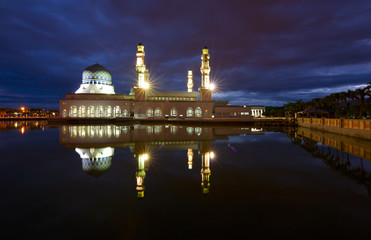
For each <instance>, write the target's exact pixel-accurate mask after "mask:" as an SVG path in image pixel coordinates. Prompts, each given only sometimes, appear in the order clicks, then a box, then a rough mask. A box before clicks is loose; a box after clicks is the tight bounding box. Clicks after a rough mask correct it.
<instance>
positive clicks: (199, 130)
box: [195, 127, 202, 136]
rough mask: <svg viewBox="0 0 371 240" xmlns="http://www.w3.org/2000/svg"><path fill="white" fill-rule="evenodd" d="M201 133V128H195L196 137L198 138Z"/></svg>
mask: <svg viewBox="0 0 371 240" xmlns="http://www.w3.org/2000/svg"><path fill="white" fill-rule="evenodd" d="M201 132H202V128H200V127H196V128H195V133H196V134H197V136H200V135H201Z"/></svg>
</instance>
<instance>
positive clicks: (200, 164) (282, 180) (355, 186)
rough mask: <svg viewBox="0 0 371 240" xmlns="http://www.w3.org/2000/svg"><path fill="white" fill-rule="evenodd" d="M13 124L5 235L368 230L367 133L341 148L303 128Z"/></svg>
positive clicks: (4, 144) (346, 235)
mask: <svg viewBox="0 0 371 240" xmlns="http://www.w3.org/2000/svg"><path fill="white" fill-rule="evenodd" d="M15 124H16V122H13V123H10V124H4V123H2V131H1V132H0V139H1V140H0V150H1V161H0V164H1V167H0V171H1V175H0V176H1V181H0V184H1V193H2V194H1V202H0V203H1V206H2V210H1V228H2V231H1V232H2V234H3V236H7V238H6V239H16V238H17V239H19V238H26V237H27V238H41V239H47V238H48V239H85V238H92V239H147V238H155V237H161V238H174V239H186V238H187V239H189V238H192V239H195V238H196V239H201V238H202V239H211V238H214V239H215V238H217V239H231V238H233V237H243V238H252V239H265V238H277V237H285V238H295V239H313V238H320V239H322V238H331V239H333V238H338V239H350V238H357V239H369V236H370V230H371V191H370V182H371V180H370V179H371V177H370V176H371V175H370V173H371V163H370V160H371V159H367V158H369V153H370V148H369V147H368V146H369V145H368V144H369V143H368V142H365V141H361V140H354V139H353V140H347V139H345V140H344V139H341V141H342V143H341V144H340V145H341V146H342V147H343V148H344V146H345V145H346V144H348V143H349V141H350V142H351V145H349V146H352V149H353V150H354V149H355V148H357V149H358V150H357V151H353V150H352V154H349V153H347V152H344V151H343V152H342V151H341V149H340V150H339V149H337V148H336V146H338V145H336V144H334V141H336V139H332V140H331V141H332V142H331V141H330V140H326V136H320V134H321V133H310V134H311V135H310V136H311V138H312V139H313V138H316V136H317V137H321V139H325V140H324V141H327V142H328V143H327V144H328V145H326V144H324V143H320V142H317V141H314V140H311V139H310V136H309V135H308V132H307V131H309V130H305V129H304V130H302V129H301V130H299V131H297V132H293V131H290V130H287V129H286V130H283V129H281V130H279V131H278V130H274V131H272V130H269V129H256V128H250V127H243V128H237V127H233V128H205V127H195V126H161V125H159V126H138V125H135V126H64V127H60V128H58V127H55V128H51V127H47V126H45V124H44V123H43V122H33V123H32V124H31V123H29V124H28V125H27V126H25V125H24V124H25V123H21V122H19V123H17V126H15ZM36 124H37V125H36ZM22 129H23V130H22ZM316 134H319V135H316ZM329 139H330V138H329ZM346 146H348V145H346ZM347 149H348V150H349V148H347ZM191 153H192V154H193V157H192V154H191ZM360 156H361V157H362V158H361V157H360ZM3 239H4V238H3Z"/></svg>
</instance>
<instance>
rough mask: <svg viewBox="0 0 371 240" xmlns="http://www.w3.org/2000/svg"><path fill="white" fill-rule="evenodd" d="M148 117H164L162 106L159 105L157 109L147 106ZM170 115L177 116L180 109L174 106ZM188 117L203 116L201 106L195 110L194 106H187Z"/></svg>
mask: <svg viewBox="0 0 371 240" xmlns="http://www.w3.org/2000/svg"><path fill="white" fill-rule="evenodd" d="M146 115H147V117H149V118H150V117H162V110H161V108H159V107H157V108H155V110H153V108H151V107H149V108H147V112H146ZM170 116H172V117H177V116H178V110H177V109H176V108H175V107H172V108H171V109H170ZM186 116H187V117H202V110H201V108H200V107H197V108H196V109H195V110H193V108H192V107H189V108H187V111H186Z"/></svg>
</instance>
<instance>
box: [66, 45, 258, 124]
mask: <svg viewBox="0 0 371 240" xmlns="http://www.w3.org/2000/svg"><path fill="white" fill-rule="evenodd" d="M136 57H137V60H136V66H135V68H136V73H137V82H136V85H135V86H134V87H133V88H132V89H131V91H130V93H129V94H116V92H115V90H114V86H113V82H112V76H111V74H110V72H109V71H108V70H107V69H106V68H105V67H103V66H101V65H100V64H98V63H97V64H94V65H92V66H89V67H87V68H85V70H84V71H83V73H82V83H81V85H80V87H79V89H78V90H77V91H76V92H75V93H69V94H66V97H65V98H63V99H60V102H59V105H60V115H61V117H62V118H134V119H149V118H150V119H166V118H199V119H211V118H251V117H261V116H263V111H264V110H265V107H263V106H246V105H244V106H231V105H228V101H227V100H224V101H222V100H212V93H213V90H214V85H213V83H212V82H211V81H210V71H211V68H210V54H209V50H208V49H207V47H205V48H204V49H202V55H201V68H200V71H201V86H200V88H199V89H198V91H194V89H193V88H194V82H193V72H192V70H189V71H188V75H187V78H186V79H187V81H185V88H186V89H187V91H155V90H152V89H151V83H150V81H149V70H148V69H147V68H146V65H145V51H144V46H143V45H142V44H141V43H139V44H138V46H137V52H136Z"/></svg>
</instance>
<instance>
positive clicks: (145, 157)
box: [134, 143, 150, 198]
mask: <svg viewBox="0 0 371 240" xmlns="http://www.w3.org/2000/svg"><path fill="white" fill-rule="evenodd" d="M134 156H135V157H136V158H137V161H138V165H137V171H136V173H135V176H136V180H137V187H136V190H137V197H138V198H143V197H144V189H145V187H144V179H145V178H146V170H147V169H148V163H149V158H150V155H149V153H148V152H147V151H146V148H145V145H144V144H143V145H142V144H140V143H139V144H136V145H135V152H134Z"/></svg>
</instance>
